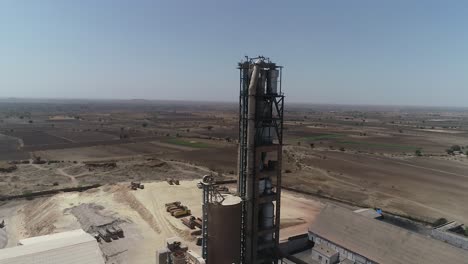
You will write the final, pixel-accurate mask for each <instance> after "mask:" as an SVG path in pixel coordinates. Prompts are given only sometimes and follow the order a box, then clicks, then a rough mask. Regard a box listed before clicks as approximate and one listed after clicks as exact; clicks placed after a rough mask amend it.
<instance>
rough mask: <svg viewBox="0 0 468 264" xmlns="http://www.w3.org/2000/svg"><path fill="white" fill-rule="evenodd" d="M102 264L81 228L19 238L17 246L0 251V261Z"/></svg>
mask: <svg viewBox="0 0 468 264" xmlns="http://www.w3.org/2000/svg"><path fill="white" fill-rule="evenodd" d="M29 263H31V264H33V263H34V264H56V263H57V264H82V263H86V264H104V259H103V258H102V252H101V250H100V249H99V246H98V244H97V242H96V239H95V238H93V237H92V236H91V235H90V234H88V233H86V232H84V231H83V230H81V229H79V230H74V231H69V232H63V233H57V234H52V235H46V236H39V237H33V238H27V239H23V240H20V246H17V247H12V248H5V249H1V250H0V264H29Z"/></svg>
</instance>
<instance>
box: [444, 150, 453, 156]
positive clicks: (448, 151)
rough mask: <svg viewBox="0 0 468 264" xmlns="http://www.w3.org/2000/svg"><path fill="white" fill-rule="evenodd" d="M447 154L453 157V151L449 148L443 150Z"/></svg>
mask: <svg viewBox="0 0 468 264" xmlns="http://www.w3.org/2000/svg"><path fill="white" fill-rule="evenodd" d="M445 151H446V152H447V154H449V155H453V150H452V149H451V148H449V149H446V150H445Z"/></svg>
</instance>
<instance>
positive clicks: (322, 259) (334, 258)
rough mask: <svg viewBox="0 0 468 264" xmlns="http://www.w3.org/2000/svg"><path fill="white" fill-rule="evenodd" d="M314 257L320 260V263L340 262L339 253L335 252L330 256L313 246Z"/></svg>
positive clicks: (334, 263) (333, 263)
mask: <svg viewBox="0 0 468 264" xmlns="http://www.w3.org/2000/svg"><path fill="white" fill-rule="evenodd" d="M312 259H313V260H316V261H318V262H319V263H320V264H336V263H338V259H339V254H338V253H337V254H334V255H333V256H332V257H330V258H329V257H327V256H325V255H323V254H320V252H318V251H316V250H314V249H313V248H312Z"/></svg>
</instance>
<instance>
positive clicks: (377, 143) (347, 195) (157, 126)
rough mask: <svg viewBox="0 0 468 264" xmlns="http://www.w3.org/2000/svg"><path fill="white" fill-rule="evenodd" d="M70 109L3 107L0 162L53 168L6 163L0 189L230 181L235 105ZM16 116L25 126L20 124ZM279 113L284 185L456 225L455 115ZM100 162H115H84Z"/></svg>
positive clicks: (460, 214) (464, 215)
mask: <svg viewBox="0 0 468 264" xmlns="http://www.w3.org/2000/svg"><path fill="white" fill-rule="evenodd" d="M2 104H6V105H8V102H2ZM56 104H58V105H60V107H57V106H56ZM82 104H86V108H84V107H80V103H76V102H74V104H73V105H69V104H68V103H67V101H66V100H64V101H59V102H54V105H52V104H51V107H50V109H49V110H45V107H44V105H47V103H46V104H42V105H41V107H40V111H35V107H37V106H36V105H34V104H29V103H28V102H23V103H18V102H16V104H15V107H17V108H18V110H17V116H15V114H12V112H13V113H14V111H12V107H13V106H12V105H8V107H7V106H3V107H2V106H0V109H3V108H6V109H9V112H8V118H7V116H6V113H3V114H2V113H1V112H0V119H2V118H3V120H4V122H0V131H1V133H2V135H3V136H0V159H2V160H7V161H8V160H10V161H12V160H25V159H37V158H41V159H42V160H45V161H59V162H60V163H59V164H48V163H46V164H39V165H34V166H33V165H31V164H21V165H18V169H17V170H16V171H14V172H11V173H8V174H7V173H3V174H1V175H0V178H1V179H3V182H1V185H0V186H3V187H1V188H4V190H5V191H7V192H8V193H16V194H17V193H23V192H25V191H34V190H44V189H47V188H49V187H51V188H56V186H57V185H55V186H54V183H56V184H58V186H59V187H67V186H76V185H77V186H81V185H89V184H107V183H118V182H125V181H131V180H138V181H147V182H153V181H163V180H165V179H166V178H168V177H174V178H180V179H196V178H197V177H199V175H204V174H209V173H212V174H214V175H216V176H217V177H220V178H227V179H235V178H236V173H237V142H236V140H237V133H238V121H237V118H238V113H237V111H238V106H237V104H235V103H232V104H229V103H226V104H217V103H195V102H164V101H147V102H146V101H145V102H143V103H141V102H133V101H120V102H118V103H112V101H110V102H106V103H100V102H86V101H85V102H83V103H82ZM21 109H28V113H31V115H30V116H29V115H28V119H27V120H32V121H33V122H28V121H25V120H22V119H20V116H21V115H23V114H22V112H21V111H22V110H21ZM57 109H61V110H57ZM51 116H52V117H54V116H73V117H74V120H69V121H63V120H60V119H57V118H50V117H51ZM285 118H286V119H285V122H284V126H285V130H284V139H285V145H284V149H283V166H282V167H283V168H282V169H283V184H284V186H285V187H288V188H291V189H292V190H294V189H296V190H299V191H305V192H308V193H312V194H314V195H319V196H322V197H329V198H331V199H337V200H342V201H345V202H349V203H353V204H356V205H361V206H367V207H381V208H383V209H384V210H387V211H389V212H394V213H397V214H401V215H407V216H410V217H413V218H417V219H421V220H425V221H429V222H431V221H434V219H437V218H440V217H445V218H447V219H451V220H459V221H461V220H464V219H468V211H467V210H466V206H464V205H465V204H466V203H467V202H468V200H466V197H467V196H466V195H464V193H465V192H464V191H465V190H466V188H467V187H468V185H467V184H468V181H467V180H468V178H467V177H468V173H467V172H468V158H467V156H466V152H467V151H468V110H467V109H459V108H453V109H448V108H447V109H446V108H421V107H420V108H417V107H384V106H382V107H379V106H334V105H300V104H290V105H288V108H287V109H286V112H285ZM13 121H14V122H13ZM154 160H157V161H160V162H162V163H163V164H164V165H161V167H157V166H154V164H153V163H152V161H154ZM62 161H63V162H62ZM108 161H110V162H115V163H116V166H115V167H113V168H101V169H95V168H93V169H90V168H88V167H87V165H86V163H87V162H108ZM158 164H159V163H158ZM33 170H37V171H38V173H37V174H34V173H32V171H33ZM49 176H50V177H49Z"/></svg>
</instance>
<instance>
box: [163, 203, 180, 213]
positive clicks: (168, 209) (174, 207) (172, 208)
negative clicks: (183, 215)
mask: <svg viewBox="0 0 468 264" xmlns="http://www.w3.org/2000/svg"><path fill="white" fill-rule="evenodd" d="M177 209H180V205H170V206H168V207H166V212H169V213H170V212H172V211H174V210H177Z"/></svg>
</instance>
